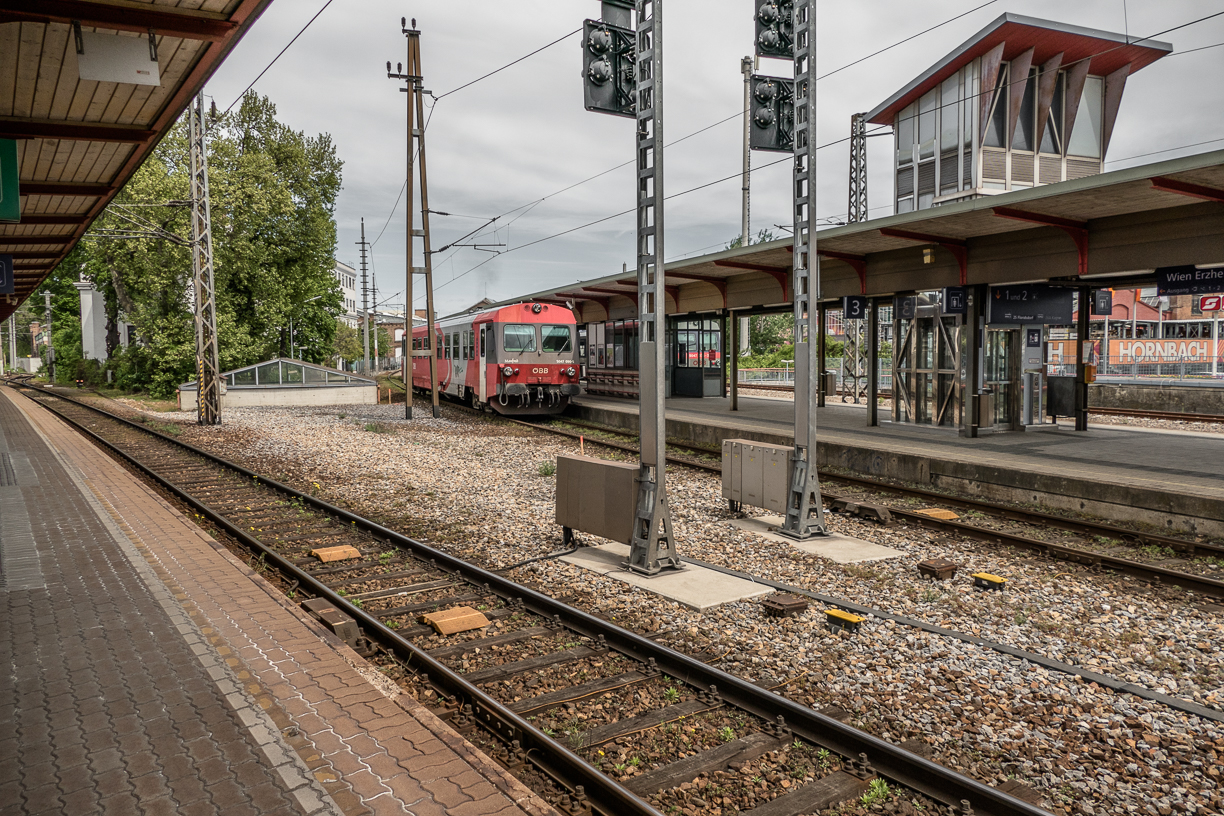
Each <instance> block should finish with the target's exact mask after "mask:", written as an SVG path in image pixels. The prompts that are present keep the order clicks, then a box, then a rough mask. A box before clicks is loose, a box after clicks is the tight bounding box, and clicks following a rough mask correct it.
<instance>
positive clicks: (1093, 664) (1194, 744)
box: [157, 404, 1224, 816]
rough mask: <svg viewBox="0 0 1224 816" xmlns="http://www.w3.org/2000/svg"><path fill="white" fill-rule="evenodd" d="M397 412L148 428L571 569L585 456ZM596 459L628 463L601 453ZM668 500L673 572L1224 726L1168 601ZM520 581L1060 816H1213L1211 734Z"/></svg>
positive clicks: (1221, 658) (1086, 695) (695, 478)
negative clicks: (576, 470) (855, 616)
mask: <svg viewBox="0 0 1224 816" xmlns="http://www.w3.org/2000/svg"><path fill="white" fill-rule="evenodd" d="M403 411H404V408H403V405H402V404H400V405H361V406H334V407H328V408H284V409H276V408H263V409H255V408H249V409H227V410H226V411H225V412H224V416H223V420H224V424H223V425H222V426H220V427H219V428H200V427H198V426H196V425H194V424H193V421H194V415H190V414H173V413H170V414H158V415H157V416H158V417H159V418H161V419H170V420H180V421H182V422H183V432H182V435H181V436H180V438H181V439H183V440H184V441H187V442H190V443H192V444H196V445H200V446H202V447H204V448H206V449H209V450H212V451H214V452H216V453H218V454H219V455H222V456H226V457H228V458H231V459H234V460H236V461H239V462H241V463H243V464H245V465H246V466H248V467H250V468H252V469H255V470H259V471H261V472H264V473H267V474H268V475H271V476H274V477H278V476H279V477H280V478H283V479H284V480H286V481H288V482H289V483H291V484H294V485H295V486H297V487H299V488H303V489H306V490H309V491H310V492H313V493H315V494H317V495H319V496H320V497H321V498H324V499H326V500H328V501H332V502H335V503H337V504H341V505H343V506H347V507H349V508H351V509H353V510H354V511H356V512H359V513H362V514H363V515H367V516H370V517H373V518H376V519H380V520H384V521H386V522H389V523H391V524H392V525H393V526H395V527H397V528H398V529H401V530H403V531H404V532H406V533H408V534H410V535H413V536H414V537H417V538H419V539H423V540H425V541H426V543H429V544H431V545H432V546H435V547H438V548H439V549H443V550H446V551H448V552H451V553H453V554H455V555H458V556H461V557H464V558H467V559H469V560H472V561H474V562H476V563H479V564H481V565H483V566H486V567H488V568H494V569H496V568H503V567H506V566H510V565H513V564H517V563H519V562H521V561H525V560H527V559H532V558H536V557H538V556H541V555H547V554H549V553H554V552H557V551H560V550H561V549H562V541H561V531H560V528H558V527H557V526H556V525H555V523H554V518H553V512H554V508H553V498H554V481H555V477H554V476H552V475H551V473H552V463H553V462H554V461H555V457H556V456H557V455H559V454H562V453H571V454H572V453H577V452H578V449H579V445H578V443H577V442H571V441H570V440H566V439H561V438H558V437H555V436H552V435H549V434H546V433H544V432H540V431H534V430H532V429H529V428H524V427H522V426H520V425H515V424H510V423H506V422H503V421H500V420H497V419H494V418H491V417H488V416H483V417H481V416H474V415H469V414H467V413H464V412H460V411H458V410H456V409H454V408H453V407H451V406H444V407H443V411H442V417H441V418H438V419H435V418H433V417H431V416H429V409H428V406H424V407H422V406H421V405H419V404H418V406H417V408H416V417H415V418H414V419H413V420H411V421H407V422H406V421H405V420H404V419H403ZM586 453H587V455H596V456H604V457H606V458H617V459H622V460H623V459H625V458H626V457H625V456H624V455H623V454H619V453H615V452H612V451H609V450H608V449H606V448H600V447H598V446H596V445H588V446H587V447H586ZM668 491H669V499H670V504H671V508H672V513H673V523H674V528H675V532H676V539H677V542H678V545H679V547H680V550H681V553H682V554H683V555H688V556H692V557H694V558H698V559H700V560H703V561H707V562H711V563H715V564H719V565H723V566H725V567H729V568H732V569H736V570H739V571H742V572H746V573H751V574H754V575H758V576H762V577H765V578H768V579H771V580H774V581H781V582H785V583H789V584H793V585H796V586H800V587H803V588H806V589H808V590H810V591H813V592H818V593H821V594H824V595H829V596H835V597H838V598H843V599H846V600H849V601H853V602H855V603H859V604H863V605H865V606H869V607H873V608H877V609H882V610H885V611H888V612H891V613H895V614H900V615H905V616H908V617H912V618H917V619H919V620H922V621H925V622H929V623H932V624H936V625H939V626H942V627H945V628H948V629H954V630H957V631H960V632H966V633H970V634H973V635H975V636H978V637H981V638H985V639H988V640H993V641H998V642H1001V643H1005V644H1008V645H1011V646H1015V647H1018V648H1021V649H1024V650H1027V651H1030V652H1034V653H1037V654H1040V655H1044V656H1047V657H1050V658H1054V659H1057V660H1060V661H1064V662H1066V663H1071V664H1074V665H1077V666H1082V667H1084V668H1086V669H1091V670H1092V671H1096V672H1100V673H1104V674H1108V675H1112V676H1114V677H1117V678H1119V679H1122V680H1125V681H1128V682H1132V683H1135V684H1137V685H1141V686H1145V687H1147V688H1150V689H1154V690H1157V691H1160V692H1163V693H1165V694H1170V695H1174V696H1178V697H1182V698H1184V699H1186V700H1190V701H1194V702H1196V703H1198V704H1201V705H1204V706H1208V707H1211V708H1214V709H1217V710H1224V624H1222V623H1221V618H1220V616H1219V615H1218V611H1213V610H1212V609H1211V607H1210V606H1205V607H1204V608H1199V607H1198V606H1195V605H1193V604H1191V603H1189V602H1188V601H1189V600H1191V599H1190V598H1188V596H1187V595H1186V593H1183V592H1181V591H1179V590H1176V589H1163V590H1150V589H1147V588H1144V587H1142V586H1141V585H1139V584H1137V583H1135V582H1132V581H1129V580H1124V579H1122V578H1119V577H1114V576H1109V575H1102V574H1093V573H1091V572H1089V571H1087V570H1084V569H1081V568H1079V567H1075V566H1068V565H1067V564H1065V563H1056V562H1050V561H1046V560H1042V559H1040V558H1037V557H1035V556H1032V555H1030V554H1027V553H1022V552H1012V551H1007V550H999V549H994V548H990V547H986V546H983V545H979V544H976V543H974V542H971V541H967V540H961V539H959V538H951V539H949V538H944V537H934V536H932V535H931V534H930V533H928V532H926V531H924V530H919V529H913V528H906V527H892V528H881V527H878V526H875V525H873V524H870V523H867V522H862V521H859V520H858V519H855V518H846V517H841V516H836V515H830V516H829V524H830V527H831V529H832V530H833V531H834V532H837V533H841V534H843V535H849V536H855V537H858V538H862V539H865V540H867V541H871V542H873V543H877V544H881V545H884V546H887V547H892V548H894V549H896V550H899V551H901V552H902V553H903V554H902V555H901V556H900V557H897V558H894V559H891V560H887V561H877V562H868V563H861V564H844V565H839V564H835V563H833V562H831V561H827V560H825V559H822V558H819V557H817V556H812V555H807V554H805V553H802V552H800V551H799V550H797V549H794V548H793V547H791V546H789V545H787V544H781V543H776V542H773V541H769V540H766V539H764V538H762V537H759V536H756V535H753V534H751V533H747V532H743V531H741V530H738V529H736V528H734V527H732V526H731V524H730V514H729V513H728V511H727V508H726V504H725V502H724V501H723V500H722V498H721V492H720V488H719V483H718V479H717V477H716V476H714V475H711V474H707V473H702V472H699V471H695V470H691V469H687V468H672V467H669V469H668ZM584 538H585V539H586V540H587V541H592V539H590V537H589V536H586V537H584ZM595 543H598V542H597V541H596V542H595ZM937 556H942V557H946V558H950V559H952V560H953V561H955V562H957V563H958V564H960V565H961V569H960V571H959V573H958V575H957V577H956V578H955V579H953V580H952V581H947V582H943V583H930V582H928V581H926V580H923V579H921V578H920V577H919V575H918V573H917V571H916V564H917V562H918V561H921V560H923V559H926V558H931V557H937ZM1207 566H1208V569H1210V568H1211V566H1212V565H1210V564H1209V565H1207ZM1215 566H1216V568H1217V569H1219V574H1220V575H1221V577H1224V568H1220V567H1219V565H1215ZM978 571H986V572H991V573H995V574H998V575H1002V576H1004V577H1007V578H1008V583H1007V590H1006V591H1005V592H1002V593H999V592H983V591H980V590H976V589H974V588H972V586H971V579H970V578H969V574H970V573H973V572H978ZM1208 574H1212V573H1211V572H1208ZM511 577H513V578H515V579H516V580H519V581H522V582H523V583H527V584H530V585H532V586H534V587H536V588H538V589H540V590H541V591H545V592H549V593H550V594H553V595H556V596H560V597H566V596H568V598H569V600H570V602H571V603H573V604H574V605H576V606H579V607H581V608H584V609H586V610H588V611H592V612H597V613H599V614H601V615H604V616H606V617H609V618H612V619H614V620H615V621H616V622H617V623H619V624H621V625H624V626H627V627H629V628H632V629H636V630H638V631H642V632H648V633H652V634H655V635H656V636H658V633H663V634H662V635H661V637H660V640H661V642H664V643H666V644H667V645H669V646H671V647H673V648H676V649H678V650H681V651H685V652H688V653H700V654H701V656H702V657H703V658H704V659H707V660H709V662H711V663H712V664H713V665H716V666H718V667H719V668H722V669H724V670H725V671H728V672H731V673H734V674H738V675H741V676H744V677H746V678H748V679H750V680H754V681H760V682H762V683H764V684H765V685H768V686H770V687H776V688H777V691H778V693H780V694H784V695H787V696H789V697H791V698H792V699H794V700H796V701H798V702H801V703H803V704H806V705H812V706H815V707H817V708H820V707H826V706H837V707H840V708H842V709H845V710H846V711H848V712H849V713H850V717H851V719H850V722H852V723H853V724H855V725H857V726H858V727H861V728H864V729H865V730H867V731H869V732H871V733H873V734H876V735H878V736H880V737H883V738H886V739H889V740H892V741H896V742H899V741H902V740H905V739H908V738H912V737H919V738H921V739H923V740H925V741H926V742H928V743H929V744H930V745H931V746H932V748H933V749H934V756H933V759H934V760H935V761H938V762H940V763H942V764H944V765H947V766H949V767H952V768H956V769H958V770H961V771H963V772H965V773H968V774H969V775H971V776H973V777H975V778H977V779H979V780H981V781H984V782H987V783H990V784H999V783H1001V782H1003V781H1005V780H1007V779H1009V778H1017V779H1020V780H1021V781H1023V782H1025V783H1027V784H1029V785H1031V786H1033V787H1034V788H1036V789H1037V790H1038V791H1039V792H1040V793H1041V795H1042V796H1043V797H1044V804H1045V806H1046V807H1048V808H1050V809H1052V810H1054V811H1055V812H1056V813H1068V814H1071V813H1077V814H1078V813H1082V814H1107V813H1109V814H1112V813H1127V814H1130V813H1136V814H1154V816H1168V814H1172V813H1191V814H1207V813H1221V812H1224V798H1222V796H1221V792H1220V787H1219V785H1220V781H1221V773H1222V771H1221V766H1222V760H1224V728H1222V727H1221V723H1219V722H1215V721H1212V720H1209V719H1205V718H1200V717H1196V716H1192V715H1189V714H1186V713H1183V712H1180V711H1177V710H1174V709H1172V708H1170V707H1167V706H1165V705H1162V704H1160V703H1156V702H1151V701H1146V700H1143V699H1140V698H1137V697H1134V696H1131V695H1126V694H1119V693H1115V692H1113V691H1110V690H1108V689H1104V688H1100V687H1098V686H1097V685H1096V684H1093V683H1087V682H1084V681H1082V680H1080V679H1078V678H1076V677H1075V676H1072V675H1067V674H1063V673H1060V672H1056V671H1050V670H1047V669H1045V668H1042V667H1040V666H1038V665H1035V664H1032V663H1029V662H1028V661H1025V660H1019V659H1016V658H1013V657H1010V656H1006V655H1003V654H1001V653H999V652H997V651H994V650H991V649H988V648H983V647H979V646H974V645H971V644H968V643H965V642H963V641H959V640H956V639H953V638H948V637H943V636H938V635H933V634H929V633H926V632H923V631H921V630H918V629H915V628H912V627H907V626H903V625H899V624H895V623H892V622H890V621H887V620H884V619H879V618H874V617H873V618H869V619H868V620H867V621H866V622H865V623H864V624H863V627H862V629H861V631H860V632H859V633H858V634H857V635H853V636H851V635H847V634H842V635H836V634H833V633H831V632H830V631H828V630H827V628H826V627H825V625H824V616H823V608H822V607H821V606H820V605H819V604H815V603H814V604H813V606H812V608H810V609H809V610H808V611H807V612H806V613H804V614H803V615H802V616H800V617H798V618H782V619H778V618H770V617H766V616H765V615H764V614H763V612H762V609H761V606H760V605H759V604H758V603H734V604H728V605H725V606H722V607H719V608H716V609H713V610H707V611H706V612H705V613H697V612H694V611H692V610H690V609H687V608H684V607H681V606H679V605H677V604H674V603H671V602H668V601H666V600H663V599H660V598H658V597H657V596H654V595H652V594H649V593H647V592H645V591H642V590H638V589H634V588H631V587H629V586H627V585H625V584H623V583H621V582H619V581H616V580H614V579H612V578H608V577H602V576H598V575H595V574H592V573H589V572H584V571H582V570H580V569H579V568H577V567H573V566H570V565H568V564H565V563H563V562H560V561H557V560H544V561H538V562H535V563H532V564H530V565H527V566H524V567H521V568H519V569H517V570H515V571H513V572H512V573H511Z"/></svg>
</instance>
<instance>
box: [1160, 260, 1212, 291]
mask: <svg viewBox="0 0 1224 816" xmlns="http://www.w3.org/2000/svg"><path fill="white" fill-rule="evenodd" d="M1156 291H1157V293H1158V294H1161V295H1209V294H1212V293H1214V292H1224V266H1217V267H1213V268H1210V269H1199V268H1197V267H1194V266H1165V267H1160V268H1158V269H1157V270H1156Z"/></svg>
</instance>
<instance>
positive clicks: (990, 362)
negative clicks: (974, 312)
mask: <svg viewBox="0 0 1224 816" xmlns="http://www.w3.org/2000/svg"><path fill="white" fill-rule="evenodd" d="M1020 335H1021V329H1019V328H1015V327H1010V328H997V327H993V326H987V327H986V338H985V347H984V349H983V351H984V352H985V353H984V354H983V355H982V362H983V367H984V369H985V371H984V373H985V376H984V377H983V378H982V395H983V399H982V409H981V410H982V414H981V419H980V421H981V424H982V426H983V427H986V428H989V427H993V429H994V430H996V431H1015V430H1020V429H1022V428H1023V425H1022V424H1021V422H1020V407H1021V406H1020V398H1021V390H1020V356H1021V355H1020V343H1021V340H1022V338H1021V336H1020Z"/></svg>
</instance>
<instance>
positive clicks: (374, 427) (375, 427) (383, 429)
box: [365, 422, 395, 434]
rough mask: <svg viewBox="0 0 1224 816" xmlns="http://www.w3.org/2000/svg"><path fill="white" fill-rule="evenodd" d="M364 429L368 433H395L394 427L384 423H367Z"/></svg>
mask: <svg viewBox="0 0 1224 816" xmlns="http://www.w3.org/2000/svg"><path fill="white" fill-rule="evenodd" d="M365 429H366V430H367V431H369V432H370V433H380V434H381V433H395V426H394V425H389V424H388V423H386V422H367V423H366V424H365Z"/></svg>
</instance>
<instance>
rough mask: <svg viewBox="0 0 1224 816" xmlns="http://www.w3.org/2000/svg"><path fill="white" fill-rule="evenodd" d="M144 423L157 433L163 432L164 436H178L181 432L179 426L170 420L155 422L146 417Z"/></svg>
mask: <svg viewBox="0 0 1224 816" xmlns="http://www.w3.org/2000/svg"><path fill="white" fill-rule="evenodd" d="M144 424H145V426H146V427H148V428H152V429H153V430H155V431H158V432H159V433H164V434H165V435H166V436H178V435H179V434H181V433H182V432H183V429H182V428H181V427H179V426H178V425H175V424H173V423H170V422H156V421H154V420H152V419H146V420H145V421H144Z"/></svg>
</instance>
